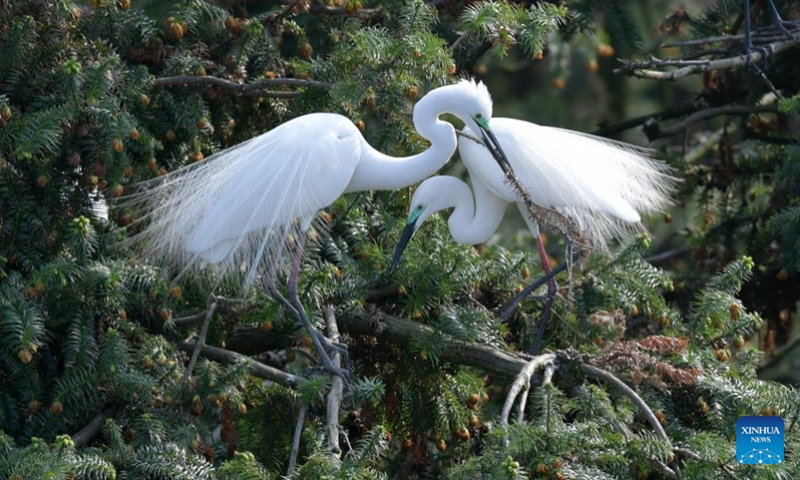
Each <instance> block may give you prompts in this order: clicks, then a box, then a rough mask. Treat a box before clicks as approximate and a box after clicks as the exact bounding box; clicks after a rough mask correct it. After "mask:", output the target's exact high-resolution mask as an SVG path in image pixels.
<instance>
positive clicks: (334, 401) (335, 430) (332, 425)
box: [325, 305, 344, 458]
mask: <svg viewBox="0 0 800 480" xmlns="http://www.w3.org/2000/svg"><path fill="white" fill-rule="evenodd" d="M325 325H326V327H327V330H328V338H329V339H330V341H331V342H334V343H338V342H339V327H338V326H337V325H336V316H335V313H334V310H333V306H332V305H328V306H327V307H325ZM340 357H341V355H339V354H338V353H334V354H333V358H331V361H332V362H333V365H334V366H335V367H336V368H340V367H341V366H342V360H341V358H340ZM331 377H332V380H331V383H332V385H331V391H330V393H329V394H328V410H327V418H326V428H327V431H328V451H330V453H331V455H333V456H335V457H337V458H339V456H340V455H341V453H342V449H341V448H340V447H339V408H340V406H341V404H342V392H343V390H344V381H343V380H342V377H339V376H337V375H331Z"/></svg>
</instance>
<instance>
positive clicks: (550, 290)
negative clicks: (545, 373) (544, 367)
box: [531, 235, 558, 355]
mask: <svg viewBox="0 0 800 480" xmlns="http://www.w3.org/2000/svg"><path fill="white" fill-rule="evenodd" d="M536 249H537V250H538V251H539V259H540V260H541V262H542V268H543V269H544V273H545V275H546V276H549V275H550V274H551V273H552V272H553V269H552V268H550V257H548V256H547V252H546V251H545V249H544V242H542V236H541V235H539V236H538V237H536ZM549 278H550V279H549V280H548V281H547V300H546V301H545V304H544V309H543V310H542V316H541V318H540V319H539V329H538V331H537V332H536V340H534V342H533V348H531V355H537V354H538V353H539V347H540V346H541V344H542V337H543V336H544V329H545V327H547V321H548V320H549V319H550V311H551V310H552V309H553V302H554V301H555V299H556V293H557V292H558V284H557V283H556V279H555V277H553V276H550V277H549Z"/></svg>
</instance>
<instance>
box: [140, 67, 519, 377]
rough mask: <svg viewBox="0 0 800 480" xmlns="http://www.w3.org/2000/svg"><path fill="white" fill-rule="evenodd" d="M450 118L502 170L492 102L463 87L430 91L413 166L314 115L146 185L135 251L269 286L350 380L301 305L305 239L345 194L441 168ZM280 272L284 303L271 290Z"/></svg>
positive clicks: (422, 105) (476, 88)
mask: <svg viewBox="0 0 800 480" xmlns="http://www.w3.org/2000/svg"><path fill="white" fill-rule="evenodd" d="M444 113H451V114H453V115H455V116H456V117H458V118H459V119H461V121H463V122H464V123H465V124H466V125H467V126H470V127H471V129H472V131H473V132H481V133H480V136H481V137H482V138H483V141H484V142H486V144H487V145H490V146H491V147H492V149H493V152H495V153H494V155H497V161H498V162H505V159H504V158H503V156H502V149H501V148H500V146H499V145H496V144H495V143H494V141H493V139H494V136H493V135H492V133H491V130H490V128H489V124H488V121H487V119H488V118H489V117H490V116H491V99H490V98H489V93H488V91H487V90H486V87H485V86H484V85H483V84H481V83H477V84H476V83H475V82H473V81H466V80H465V81H461V82H459V83H457V84H454V85H448V86H444V87H440V88H437V89H434V90H432V91H431V92H429V93H428V94H427V95H426V96H425V97H424V98H422V99H421V100H420V101H419V102H418V103H417V104H416V105H415V107H414V116H413V120H414V126H415V127H416V129H417V131H418V132H419V134H420V135H421V136H423V137H424V138H426V139H428V140H429V141H430V143H431V146H430V148H428V149H427V150H425V151H424V152H422V153H420V154H417V155H414V156H411V157H408V158H394V157H390V156H387V155H384V154H382V153H380V152H378V151H377V150H375V149H374V148H372V147H371V146H370V145H369V144H368V143H367V142H366V140H365V139H364V137H363V136H362V135H361V132H360V131H359V130H358V128H357V127H356V126H355V125H354V124H353V123H352V122H351V121H350V120H349V119H347V118H346V117H343V116H341V115H336V114H329V113H314V114H310V115H305V116H302V117H298V118H296V119H294V120H291V121H289V122H286V123H284V124H283V125H280V126H279V127H277V128H275V129H273V130H271V131H269V132H267V133H265V134H263V135H261V136H259V137H256V138H254V139H252V140H249V141H247V142H244V143H242V144H240V145H238V146H236V147H233V148H230V149H228V150H225V151H222V152H220V153H218V154H216V155H214V156H213V157H210V158H209V159H207V160H206V161H204V162H202V163H199V164H195V165H191V166H187V167H185V168H182V169H179V170H176V171H174V172H172V173H170V174H169V175H166V176H165V177H163V178H159V179H155V180H153V181H151V182H150V183H148V184H144V185H143V187H144V191H143V192H142V193H140V194H138V195H137V196H136V197H135V198H134V199H133V200H131V203H133V204H134V205H137V204H138V206H140V207H143V209H144V211H145V212H146V218H145V220H146V221H147V222H149V223H148V224H147V226H146V227H145V228H144V230H143V231H142V232H141V233H139V234H138V235H137V236H136V237H135V238H134V241H135V242H136V243H137V244H138V245H140V246H141V247H142V249H143V251H144V252H145V253H147V254H149V256H151V257H152V258H154V259H156V260H159V261H162V262H164V263H171V264H173V265H174V266H176V267H178V268H181V269H183V270H186V269H188V268H191V267H194V266H204V265H207V264H212V265H215V266H216V268H217V270H218V273H219V274H220V275H227V276H229V277H233V278H235V279H239V280H241V281H242V285H243V286H244V288H245V289H249V288H250V287H251V286H252V284H253V282H254V281H255V280H257V279H258V280H259V281H263V282H264V284H265V286H266V288H267V289H268V291H269V293H270V294H271V295H272V296H273V297H274V298H276V300H278V302H280V303H281V305H282V306H283V307H284V308H286V309H287V310H289V311H290V312H291V313H292V314H293V315H294V316H295V317H296V318H298V320H300V322H301V323H302V324H303V325H304V327H305V328H306V329H307V330H308V331H309V334H310V335H311V338H312V341H313V343H314V346H315V348H316V350H317V352H318V354H319V355H320V357H321V360H322V363H323V365H324V366H325V368H326V369H328V370H329V371H331V372H333V373H336V374H338V375H345V374H346V372H345V371H342V370H341V369H338V368H337V367H335V366H334V365H333V363H332V362H331V361H330V358H329V357H328V355H327V353H328V352H329V351H339V350H340V349H341V347H340V346H336V345H332V344H331V343H330V342H329V341H328V340H327V338H326V337H325V336H323V335H321V334H319V333H318V332H317V331H316V329H315V328H314V327H313V326H312V324H311V323H310V321H309V320H308V318H307V316H306V313H305V310H304V308H303V306H302V305H301V303H300V300H299V297H298V295H297V277H298V274H299V270H300V260H301V257H302V252H303V247H304V243H305V238H306V233H307V231H308V229H309V228H310V227H311V225H312V223H313V221H314V219H315V216H316V213H317V211H318V210H320V209H322V208H325V207H327V206H328V205H330V204H331V203H333V202H334V201H335V200H336V199H337V198H339V197H340V196H341V195H343V194H345V193H348V192H358V191H365V190H393V189H398V188H402V187H406V186H408V185H411V184H413V183H416V182H419V181H421V180H423V179H425V178H427V177H429V176H430V175H432V174H433V173H434V172H436V170H438V169H439V168H441V167H442V166H443V165H444V164H445V163H446V162H447V161H448V160H449V159H450V157H451V156H452V155H453V153H455V150H456V146H457V141H456V133H455V129H454V128H453V126H452V125H451V124H449V123H447V122H445V121H442V120H440V119H439V116H440V115H442V114H444ZM493 161H494V160H493ZM498 168H499V167H498ZM287 250H293V251H291V252H287ZM287 253H288V254H287ZM282 260H286V261H285V262H284V261H282ZM284 264H286V266H285V268H288V270H289V277H288V284H287V292H288V294H289V295H288V297H289V299H288V300H287V299H286V297H284V296H283V295H282V294H281V292H280V291H279V290H278V288H277V286H276V282H275V280H276V275H277V271H278V270H279V269H281V268H284Z"/></svg>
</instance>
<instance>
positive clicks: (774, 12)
mask: <svg viewBox="0 0 800 480" xmlns="http://www.w3.org/2000/svg"><path fill="white" fill-rule="evenodd" d="M766 3H767V7H768V8H769V11H770V15H771V16H772V25H770V26H768V27H765V28H764V30H773V29H774V30H777V31H778V32H780V33H781V35H783V36H784V37H786V38H787V39H788V40H791V41H795V40H797V35H795V33H793V32H791V31H790V30H789V29H788V28H786V27H787V26H789V27H790V28H793V29H796V28H800V21H797V20H783V19H782V18H781V16H780V13H778V9H777V7H775V3H774V2H773V1H772V0H767V1H766ZM744 5H745V39H744V48H745V55H746V60H745V67H746V68H747V69H748V70H750V67H751V66H752V63H753V62H752V58H751V56H752V53H753V50H755V51H758V52H761V60H762V61H763V64H764V70H766V69H767V58H768V57H769V56H771V55H772V52H771V51H770V49H769V48H767V47H761V46H758V47H757V46H755V45H753V36H752V34H751V29H750V1H749V0H744ZM758 30H759V31H764V30H762V29H758ZM754 73H756V74H759V73H761V72H760V71H756V72H754Z"/></svg>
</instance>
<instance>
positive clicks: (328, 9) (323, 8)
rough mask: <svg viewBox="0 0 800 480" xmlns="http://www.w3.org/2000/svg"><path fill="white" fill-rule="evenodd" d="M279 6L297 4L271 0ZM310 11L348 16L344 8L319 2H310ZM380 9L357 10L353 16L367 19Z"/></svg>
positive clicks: (289, 1) (293, 0) (288, 1)
mask: <svg viewBox="0 0 800 480" xmlns="http://www.w3.org/2000/svg"><path fill="white" fill-rule="evenodd" d="M272 1H274V2H275V3H278V4H280V5H286V6H291V5H293V4H295V3H297V1H296V0H272ZM311 11H312V12H314V13H325V14H327V15H350V13H348V12H347V10H345V9H344V7H334V6H330V5H323V4H321V3H319V2H311ZM380 11H381V9H380V8H359V9H358V10H356V11H355V13H354V15H357V16H359V17H369V16H372V15H377V14H378V13H380Z"/></svg>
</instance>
